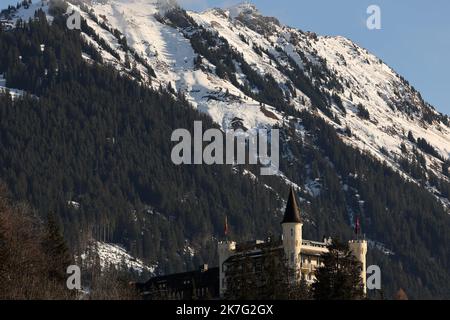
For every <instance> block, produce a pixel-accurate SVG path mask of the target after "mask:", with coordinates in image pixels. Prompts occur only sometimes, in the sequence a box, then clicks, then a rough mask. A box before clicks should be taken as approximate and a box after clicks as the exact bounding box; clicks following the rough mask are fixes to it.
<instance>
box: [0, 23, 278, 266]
mask: <svg viewBox="0 0 450 320" xmlns="http://www.w3.org/2000/svg"><path fill="white" fill-rule="evenodd" d="M53 41H54V42H55V43H56V42H58V45H57V46H56V44H55V48H57V53H56V54H55V55H56V62H57V64H58V66H59V72H58V73H54V74H53V75H52V77H47V78H44V77H43V76H41V75H40V71H41V69H42V67H41V64H39V63H36V64H35V63H34V61H35V60H36V59H39V58H38V57H39V55H40V53H39V52H38V51H36V50H35V51H32V50H31V51H30V52H27V50H26V48H27V47H31V48H33V47H36V46H38V45H39V44H40V43H45V44H46V45H47V48H51V47H52V44H53ZM0 46H2V50H1V52H0V55H8V53H11V52H17V54H18V53H19V52H20V53H21V54H22V55H23V57H24V58H23V60H24V62H26V63H24V66H20V65H17V64H16V63H14V59H11V60H8V58H7V57H6V61H7V62H8V63H4V62H5V59H4V56H2V57H1V59H0V61H1V66H0V72H5V71H6V72H7V79H8V83H10V82H11V83H14V86H15V87H16V88H19V89H25V90H28V91H29V92H30V93H31V94H35V95H37V96H38V97H39V98H38V99H37V98H33V97H30V96H25V97H24V98H23V99H18V100H16V101H12V100H11V98H10V97H9V96H7V95H0V106H1V107H0V149H1V150H2V152H1V154H0V163H1V166H0V167H1V168H0V177H2V178H3V179H4V180H5V181H6V182H7V183H8V185H9V186H11V189H12V193H13V195H14V196H15V197H16V198H17V199H21V200H22V199H26V200H28V201H29V202H30V203H31V204H32V205H33V206H34V207H35V208H36V209H37V210H38V211H39V212H40V213H41V215H42V216H43V217H45V216H46V215H47V213H48V212H54V213H56V214H57V215H58V218H59V219H60V220H61V222H62V224H63V225H64V226H65V229H64V235H65V237H66V238H67V239H68V240H69V243H70V245H71V248H72V249H74V248H75V249H77V247H78V246H79V244H80V243H85V242H86V241H87V239H88V238H89V237H90V236H94V237H95V238H97V239H103V240H106V241H111V242H117V243H121V244H123V245H125V247H126V248H127V249H128V250H131V252H132V254H134V255H137V256H140V257H142V258H144V260H145V261H147V262H156V261H158V262H159V266H160V270H161V271H162V272H173V271H177V270H178V271H181V270H185V269H190V268H192V267H193V266H196V265H198V264H200V263H201V262H203V261H205V262H211V263H212V261H214V259H215V251H216V249H215V247H214V246H213V245H212V243H211V242H210V241H211V235H215V236H216V237H220V234H221V233H222V230H223V217H224V215H225V214H228V216H229V221H230V225H231V226H232V234H233V236H234V237H236V238H238V237H244V236H245V238H247V237H250V238H253V237H257V236H258V235H259V236H264V233H265V232H266V231H267V230H270V228H269V229H268V228H267V226H272V228H273V230H272V231H275V230H276V228H277V220H276V217H275V216H274V215H273V212H274V211H276V208H277V207H278V206H279V204H278V202H277V200H276V199H274V198H273V197H271V196H270V191H269V190H267V188H264V187H263V186H261V185H257V184H255V183H254V182H252V181H251V180H250V179H242V177H241V176H240V175H237V174H234V173H233V171H232V170H231V166H187V165H186V166H178V167H177V166H175V165H173V164H172V162H171V159H170V153H171V142H170V137H171V134H172V132H173V130H174V129H177V128H187V129H188V130H190V131H192V126H193V122H194V120H202V121H203V126H204V128H205V129H207V128H208V127H212V126H213V124H212V122H211V120H210V119H209V118H206V117H205V116H201V115H200V114H198V113H197V112H195V111H194V110H193V109H192V108H191V107H190V106H189V105H188V104H187V103H186V102H185V101H183V100H182V99H181V98H180V99H179V100H175V99H174V98H173V96H172V94H169V93H167V92H165V91H161V92H153V91H151V90H149V89H147V88H144V87H142V86H140V85H139V84H137V83H135V82H133V81H131V80H129V79H127V78H125V77H121V76H119V74H118V73H117V72H116V71H115V70H114V69H112V68H110V67H101V66H99V65H95V64H94V65H92V66H90V65H88V64H86V63H84V61H83V59H82V58H81V50H82V48H83V46H84V45H83V42H82V41H81V38H79V37H78V36H77V33H76V32H70V31H69V30H67V28H66V27H65V20H64V19H61V20H58V19H55V21H54V23H53V24H52V26H48V25H47V24H46V23H40V22H38V21H36V22H33V23H32V24H31V25H27V26H26V28H19V29H15V30H13V31H11V32H2V33H0ZM22 70H30V73H29V74H27V76H25V73H24V72H25V71H22ZM33 74H37V75H38V74H39V75H40V77H43V78H42V79H43V81H37V80H36V78H37V77H38V76H36V77H35V76H33ZM39 83H40V85H39V86H37V84H39ZM68 201H76V202H78V203H80V208H74V207H73V206H70V205H68ZM254 212H258V214H259V215H260V219H257V220H255V219H254V216H253V213H254ZM104 230H108V232H107V233H106V232H104ZM208 235H209V236H208ZM186 241H190V242H193V243H195V245H196V249H197V250H198V251H197V252H198V255H197V257H196V258H195V259H191V258H190V257H186V258H185V257H183V256H182V255H180V254H179V253H180V252H183V248H184V246H185V244H186ZM185 259H186V260H185ZM185 263H187V265H185Z"/></svg>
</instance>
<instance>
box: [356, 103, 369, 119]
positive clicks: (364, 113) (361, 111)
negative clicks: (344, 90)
mask: <svg viewBox="0 0 450 320" xmlns="http://www.w3.org/2000/svg"><path fill="white" fill-rule="evenodd" d="M357 108H358V116H359V117H360V118H361V119H364V120H370V113H369V110H367V109H366V107H364V106H363V105H362V104H358V106H357Z"/></svg>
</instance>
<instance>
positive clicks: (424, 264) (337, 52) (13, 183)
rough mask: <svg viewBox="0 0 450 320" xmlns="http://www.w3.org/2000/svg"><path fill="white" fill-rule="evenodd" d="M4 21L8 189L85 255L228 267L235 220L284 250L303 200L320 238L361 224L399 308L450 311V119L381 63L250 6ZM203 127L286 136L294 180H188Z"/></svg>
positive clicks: (12, 14) (244, 176) (209, 171)
mask: <svg viewBox="0 0 450 320" xmlns="http://www.w3.org/2000/svg"><path fill="white" fill-rule="evenodd" d="M66 6H69V7H70V8H72V9H73V10H75V11H77V12H80V14H81V17H82V18H83V20H82V23H81V31H77V30H68V29H67V28H66V27H65V20H66V19H67V16H64V14H65V13H66ZM36 10H38V11H36ZM35 12H38V13H35ZM1 16H2V18H1V21H3V23H2V25H3V27H2V31H1V35H2V40H3V41H2V42H0V55H1V57H0V58H1V59H0V61H1V62H0V74H2V79H4V80H0V81H3V82H0V85H1V86H2V87H4V88H6V87H8V88H10V89H11V90H13V89H14V90H13V92H19V93H20V94H19V95H18V97H22V99H16V98H17V97H16V98H14V99H8V98H5V97H3V98H2V100H1V101H2V104H3V106H0V109H1V110H0V112H1V115H2V120H0V125H1V127H0V129H1V131H0V137H1V139H0V141H1V143H0V147H1V148H2V150H4V151H5V152H3V155H2V157H1V158H0V160H1V161H0V164H1V168H2V169H1V170H0V177H1V178H2V179H3V180H4V181H5V182H6V183H7V184H8V186H9V187H10V189H11V190H12V193H13V194H14V195H15V196H16V197H17V198H18V199H21V200H26V201H28V202H30V203H31V204H32V205H33V206H35V207H36V208H37V209H38V211H40V212H42V213H44V212H46V211H49V210H51V211H56V212H58V214H59V215H60V218H61V223H62V225H63V226H64V229H65V234H66V237H67V238H68V239H69V241H70V243H71V244H72V246H73V247H74V248H78V247H83V245H82V244H80V239H79V238H87V237H88V235H89V236H94V237H95V238H98V240H109V241H111V242H116V243H120V244H122V245H124V246H125V247H126V248H127V249H128V250H130V251H131V252H133V254H135V255H136V256H139V257H140V258H142V259H143V260H144V262H146V263H147V264H148V265H157V266H158V268H159V270H157V271H159V272H160V273H165V272H171V271H174V270H185V269H188V268H192V267H194V266H195V265H196V264H199V263H200V262H209V263H212V262H213V261H214V259H216V257H215V256H214V255H215V253H214V251H215V249H214V243H215V241H216V240H217V239H218V238H220V237H221V230H222V229H223V220H224V217H225V215H227V216H229V218H230V225H231V229H232V235H233V236H234V237H236V238H240V239H247V240H248V239H252V238H255V237H265V236H267V235H269V234H270V233H272V234H276V235H278V234H279V230H278V225H277V224H278V223H279V219H280V216H281V212H282V211H283V209H284V206H285V201H284V197H285V194H286V190H287V187H288V186H294V187H295V188H296V191H297V192H298V194H299V195H300V197H301V206H302V208H303V210H304V213H303V214H304V215H305V217H306V219H305V221H306V225H305V232H306V236H310V237H313V238H320V237H321V236H322V235H323V234H332V235H336V236H340V237H347V238H348V237H350V236H351V229H352V223H353V220H354V215H355V214H360V215H361V216H362V225H363V228H364V230H365V233H366V236H367V238H368V239H369V240H370V244H371V250H370V252H369V260H370V261H369V262H370V263H376V264H379V265H380V266H381V269H382V272H383V276H384V278H383V279H385V280H384V281H385V282H383V283H386V294H393V293H395V292H396V291H397V290H398V289H399V288H404V289H405V290H406V291H407V293H408V296H410V297H424V298H429V297H449V296H450V292H449V289H448V288H450V275H449V273H448V270H449V266H450V261H449V256H450V255H449V253H450V247H449V241H448V240H449V237H450V221H449V219H450V217H449V215H448V214H449V212H450V200H449V198H450V182H449V181H450V180H449V176H450V175H449V171H448V168H449V165H450V162H449V153H450V126H449V117H448V116H446V115H443V114H440V113H439V112H437V111H436V110H435V109H434V108H433V107H432V106H431V105H429V104H428V103H426V102H425V101H424V100H423V99H422V97H421V95H420V93H419V92H418V91H416V90H415V89H414V88H413V87H412V86H411V85H409V84H408V82H407V81H406V80H405V79H404V78H402V77H401V76H400V75H398V74H397V73H396V72H395V71H394V70H392V68H390V67H389V66H387V65H386V64H384V63H383V62H382V61H381V60H380V59H378V58H377V57H375V56H374V55H372V54H370V53H369V52H368V51H367V50H365V49H363V48H361V47H360V46H358V45H357V44H355V43H353V42H351V41H350V40H348V39H345V38H343V37H326V36H319V35H316V34H314V33H311V32H303V31H301V30H298V29H294V28H290V27H288V26H284V25H282V24H281V23H280V22H279V21H278V20H277V19H276V18H271V17H265V16H263V15H261V14H260V13H259V12H258V10H257V8H256V7H255V6H253V5H251V4H248V3H245V4H241V5H238V6H235V7H232V8H229V9H226V10H222V9H211V10H208V11H205V12H201V13H198V12H187V11H184V10H183V9H181V8H180V7H178V6H177V5H176V3H174V2H172V1H156V0H155V1H153V0H148V1H144V0H131V1H125V0H124V1H121V0H104V1H82V2H79V1H70V3H67V2H60V1H50V2H48V1H42V2H37V3H34V4H28V3H24V4H22V5H20V7H19V8H9V9H8V10H5V11H3V12H2V15H1ZM30 18H32V19H33V21H31V22H30V24H31V25H32V27H28V26H27V23H26V22H27V21H28V19H30ZM28 29H30V30H31V31H30V30H28ZM11 35H14V36H13V37H15V38H16V39H20V40H21V41H14V40H12V38H11V37H12V36H11ZM69 40H70V41H69ZM28 41H30V42H31V43H32V45H29V44H27V43H28ZM42 45H43V46H44V47H42ZM40 50H41V52H43V57H39V53H38V52H39V51H40ZM42 50H43V51H42ZM18 60H20V62H17V61H18ZM25 72H26V76H25V75H24V74H25ZM16 96H17V95H16ZM8 106H9V108H8ZM12 106H14V109H12ZM146 106H151V107H149V108H147V107H146ZM194 119H203V121H204V123H206V124H207V126H208V127H219V128H221V129H222V130H225V129H229V128H243V129H245V130H250V129H254V128H271V127H278V128H280V129H281V131H282V134H281V137H282V141H281V142H282V154H281V158H282V159H281V164H280V171H279V173H278V175H277V176H274V177H262V176H258V175H257V172H259V171H258V170H256V169H257V168H255V166H211V167H208V166H206V168H203V166H202V168H197V167H195V168H194V167H189V166H188V167H183V168H181V167H175V166H173V165H172V164H170V156H169V155H168V154H170V150H169V146H168V144H169V142H170V141H169V139H170V132H171V131H173V129H175V128H180V127H181V128H183V127H186V128H189V129H191V128H192V124H193V120H194ZM12 132H14V133H15V135H11V133H12ZM105 141H106V142H105ZM161 141H164V143H163V142H161ZM147 149H151V151H150V150H147ZM43 154H47V156H46V157H44V156H43ZM70 201H73V202H75V203H77V204H79V206H76V207H75V208H74V206H73V205H67V204H68V203H69V204H70V203H72V202H70ZM255 217H257V219H255ZM80 229H81V230H83V231H82V233H83V237H80V236H79V234H78V233H77V231H76V230H80ZM105 229H106V230H108V231H107V232H106V233H107V234H108V237H107V238H108V239H104V235H105ZM100 235H103V236H102V237H100ZM84 242H85V241H84ZM81 249H82V248H80V250H81Z"/></svg>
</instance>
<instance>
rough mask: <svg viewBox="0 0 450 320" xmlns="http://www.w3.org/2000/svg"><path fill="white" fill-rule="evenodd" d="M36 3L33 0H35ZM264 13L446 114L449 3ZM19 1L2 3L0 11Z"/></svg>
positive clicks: (344, 1) (296, 6)
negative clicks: (341, 48) (347, 45)
mask: <svg viewBox="0 0 450 320" xmlns="http://www.w3.org/2000/svg"><path fill="white" fill-rule="evenodd" d="M35 1H36V0H35ZM179 2H180V3H181V5H182V6H183V7H185V8H186V9H189V10H197V11H198V10H204V9H207V8H211V7H222V8H223V7H225V8H226V7H229V6H231V5H234V4H237V3H240V2H242V0H179ZM251 2H252V3H254V4H255V5H256V6H257V7H258V9H259V10H260V11H261V13H262V14H264V15H267V16H274V17H276V18H278V19H279V20H280V21H281V22H282V23H283V24H286V25H289V26H291V27H296V28H299V29H302V30H304V31H314V32H316V33H318V34H320V35H341V36H344V37H347V38H349V39H351V40H352V41H355V42H356V43H358V44H359V45H360V46H362V47H364V48H366V49H368V50H369V51H370V52H372V53H373V54H375V55H376V56H378V57H379V58H381V59H382V60H383V61H384V62H385V63H387V64H388V65H389V66H391V67H392V68H393V69H394V70H395V71H397V72H398V73H399V74H400V75H402V76H404V77H405V78H406V79H407V80H408V81H409V82H410V83H411V84H412V85H413V86H414V87H415V88H416V89H417V90H418V91H420V92H421V93H422V96H423V97H424V99H425V100H426V101H428V102H429V103H431V104H432V105H433V106H434V107H436V109H437V110H439V111H440V112H443V113H446V114H448V115H450V99H449V93H450V54H449V53H450V1H448V0H432V1H427V0H395V1H393V0H341V1H336V0H276V1H274V0H252V1H251ZM10 3H11V4H13V3H17V0H0V7H5V6H7V5H8V4H10ZM372 4H375V5H378V6H379V7H380V9H381V29H380V30H369V29H368V28H367V26H366V20H367V18H368V16H369V14H367V8H368V7H369V6H370V5H372Z"/></svg>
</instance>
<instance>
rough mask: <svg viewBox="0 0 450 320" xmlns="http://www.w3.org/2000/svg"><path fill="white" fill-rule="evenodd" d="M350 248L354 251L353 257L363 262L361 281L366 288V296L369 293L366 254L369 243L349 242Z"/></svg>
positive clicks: (364, 241) (360, 241)
mask: <svg viewBox="0 0 450 320" xmlns="http://www.w3.org/2000/svg"><path fill="white" fill-rule="evenodd" d="M348 246H349V248H350V250H351V251H352V253H353V255H354V256H355V257H356V260H358V261H359V262H361V266H362V270H361V279H362V282H363V286H364V294H366V292H367V287H366V282H367V281H366V269H367V265H366V254H367V241H366V240H350V241H349V242H348Z"/></svg>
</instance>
